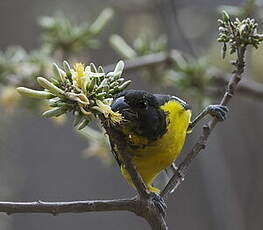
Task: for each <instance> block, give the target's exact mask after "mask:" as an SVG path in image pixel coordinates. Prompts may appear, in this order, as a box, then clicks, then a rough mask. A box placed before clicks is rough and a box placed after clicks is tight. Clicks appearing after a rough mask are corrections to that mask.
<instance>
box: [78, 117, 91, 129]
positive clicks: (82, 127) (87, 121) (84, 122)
mask: <svg viewBox="0 0 263 230" xmlns="http://www.w3.org/2000/svg"><path fill="white" fill-rule="evenodd" d="M89 122H90V120H88V119H85V120H83V121H82V122H81V123H80V125H79V127H78V130H81V129H84V128H85V127H86V126H87V125H88V124H89Z"/></svg>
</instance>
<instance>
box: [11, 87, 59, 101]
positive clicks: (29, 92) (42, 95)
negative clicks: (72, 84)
mask: <svg viewBox="0 0 263 230" xmlns="http://www.w3.org/2000/svg"><path fill="white" fill-rule="evenodd" d="M16 89H17V91H18V92H19V93H20V94H21V95H23V96H28V97H32V98H36V99H50V98H53V97H54V95H52V94H51V93H49V92H47V91H39V90H33V89H28V88H25V87H18V88H16Z"/></svg>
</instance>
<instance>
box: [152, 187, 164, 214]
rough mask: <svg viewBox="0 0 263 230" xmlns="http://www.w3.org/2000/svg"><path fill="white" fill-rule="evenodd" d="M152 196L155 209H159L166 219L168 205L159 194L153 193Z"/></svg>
mask: <svg viewBox="0 0 263 230" xmlns="http://www.w3.org/2000/svg"><path fill="white" fill-rule="evenodd" d="M151 196H152V201H153V203H154V205H155V207H156V208H158V209H159V211H160V213H161V214H162V216H163V217H165V216H166V212H165V210H166V209H167V205H166V203H165V201H164V199H163V198H162V197H161V196H160V195H159V194H158V193H155V192H152V193H151Z"/></svg>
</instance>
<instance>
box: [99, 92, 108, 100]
mask: <svg viewBox="0 0 263 230" xmlns="http://www.w3.org/2000/svg"><path fill="white" fill-rule="evenodd" d="M106 95H107V92H101V93H98V94H97V98H98V99H103V98H104V97H105V96H106Z"/></svg>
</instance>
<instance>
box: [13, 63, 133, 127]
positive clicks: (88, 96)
mask: <svg viewBox="0 0 263 230" xmlns="http://www.w3.org/2000/svg"><path fill="white" fill-rule="evenodd" d="M123 68H124V62H123V61H119V62H118V63H117V65H116V67H115V69H114V71H113V72H109V73H105V72H104V70H103V68H102V67H101V66H99V67H98V68H97V67H96V66H95V65H94V64H93V63H91V64H90V65H88V66H84V65H83V64H81V63H76V64H75V65H74V67H73V68H72V67H71V66H70V65H69V64H68V62H66V61H64V63H63V68H60V67H58V66H57V65H56V64H53V77H52V78H50V79H47V78H43V77H38V78H37V82H38V84H39V85H40V86H42V87H43V88H44V90H43V91H39V90H33V89H29V88H25V87H18V88H17V90H18V92H19V93H20V94H22V95H25V96H30V97H33V98H37V99H47V100H48V102H49V105H50V106H51V107H53V108H52V109H50V110H48V111H45V112H44V113H43V116H44V117H57V116H60V115H62V114H64V113H68V112H73V114H74V116H75V122H74V125H75V126H77V127H78V128H79V129H82V128H84V127H85V126H87V124H88V123H89V121H90V120H91V119H92V117H94V116H100V115H102V116H103V117H104V118H105V119H108V120H109V121H110V122H112V123H113V124H114V123H119V122H121V120H122V116H121V114H120V113H118V112H113V111H112V110H111V107H110V105H111V103H112V100H113V98H114V97H115V96H116V95H117V94H118V93H120V92H121V91H123V90H124V89H125V88H126V87H127V86H128V85H129V84H130V83H131V81H130V80H128V81H125V80H124V78H122V72H123Z"/></svg>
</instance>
